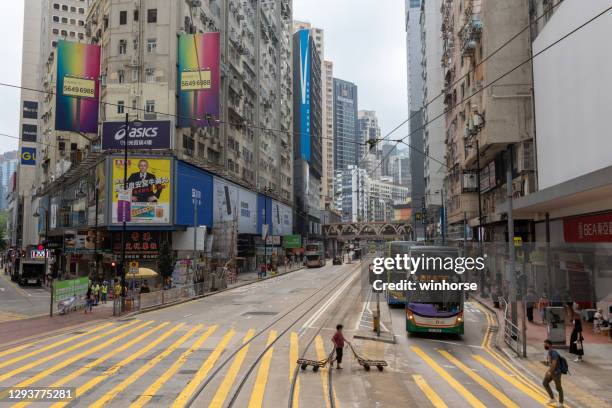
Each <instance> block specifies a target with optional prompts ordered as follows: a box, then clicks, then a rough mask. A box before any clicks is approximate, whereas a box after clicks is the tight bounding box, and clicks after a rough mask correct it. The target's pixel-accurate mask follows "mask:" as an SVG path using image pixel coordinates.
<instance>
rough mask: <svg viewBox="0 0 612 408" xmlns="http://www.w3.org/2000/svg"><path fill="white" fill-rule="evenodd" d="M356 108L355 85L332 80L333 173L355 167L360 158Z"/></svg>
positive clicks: (335, 79)
mask: <svg viewBox="0 0 612 408" xmlns="http://www.w3.org/2000/svg"><path fill="white" fill-rule="evenodd" d="M357 106H358V105H357V85H355V84H353V83H352V82H348V81H344V80H342V79H338V78H334V108H333V114H334V171H338V170H344V169H346V168H347V167H348V166H351V165H352V166H357V165H358V163H359V159H360V158H361V157H362V156H361V155H360V153H362V148H361V147H362V146H361V145H360V144H359V128H358V123H357V111H358V109H357Z"/></svg>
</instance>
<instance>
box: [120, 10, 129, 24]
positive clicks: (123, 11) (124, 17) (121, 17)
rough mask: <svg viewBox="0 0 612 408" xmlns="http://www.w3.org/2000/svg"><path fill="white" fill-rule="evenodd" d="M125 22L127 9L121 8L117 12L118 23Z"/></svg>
mask: <svg viewBox="0 0 612 408" xmlns="http://www.w3.org/2000/svg"><path fill="white" fill-rule="evenodd" d="M125 24H127V11H125V10H121V11H120V12H119V25H125Z"/></svg>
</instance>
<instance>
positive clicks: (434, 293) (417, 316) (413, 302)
mask: <svg viewBox="0 0 612 408" xmlns="http://www.w3.org/2000/svg"><path fill="white" fill-rule="evenodd" d="M409 256H410V257H411V258H417V257H421V258H423V259H429V260H432V259H436V258H442V259H446V258H453V259H455V258H457V257H458V256H459V252H458V250H457V249H456V248H452V247H442V246H414V247H411V248H410V249H409ZM442 263H444V262H442ZM431 264H437V262H435V261H434V262H430V265H429V267H427V268H424V267H419V268H417V270H416V272H415V273H414V274H407V279H408V280H412V281H414V282H416V283H417V284H418V282H432V281H433V282H442V281H443V280H445V281H446V282H449V283H450V282H460V281H461V275H458V274H456V273H455V271H454V270H445V269H444V268H441V267H439V265H431ZM431 266H433V268H432V267H431ZM463 299H464V294H463V291H461V290H422V289H420V288H418V287H417V288H416V290H408V291H406V309H405V310H406V331H407V332H408V333H454V334H458V335H461V334H463V331H464V321H463V320H464V319H463Z"/></svg>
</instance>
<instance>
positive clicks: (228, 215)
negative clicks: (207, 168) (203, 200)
mask: <svg viewBox="0 0 612 408" xmlns="http://www.w3.org/2000/svg"><path fill="white" fill-rule="evenodd" d="M213 186H214V187H213V188H214V192H213V195H214V196H213V219H214V221H213V222H214V223H215V224H217V223H220V222H227V221H233V220H234V218H237V211H238V187H236V186H235V185H234V184H230V183H228V182H226V181H225V180H223V179H220V178H216V177H215V178H214V179H213Z"/></svg>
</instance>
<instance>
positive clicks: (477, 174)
mask: <svg viewBox="0 0 612 408" xmlns="http://www.w3.org/2000/svg"><path fill="white" fill-rule="evenodd" d="M476 184H477V188H478V252H479V255H480V257H481V258H482V257H483V253H482V238H483V237H482V235H483V232H482V203H481V199H480V196H481V193H482V191H481V190H480V144H479V142H478V139H476ZM484 290H485V269H484V268H483V269H482V270H481V271H480V293H484Z"/></svg>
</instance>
